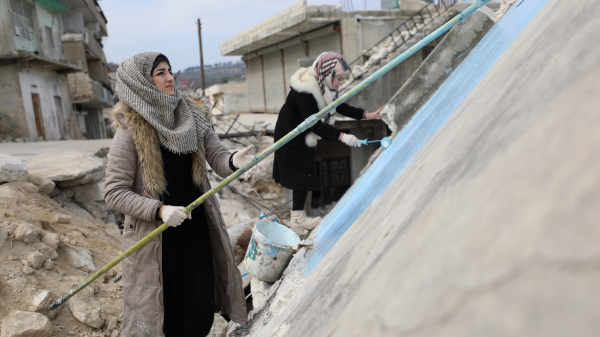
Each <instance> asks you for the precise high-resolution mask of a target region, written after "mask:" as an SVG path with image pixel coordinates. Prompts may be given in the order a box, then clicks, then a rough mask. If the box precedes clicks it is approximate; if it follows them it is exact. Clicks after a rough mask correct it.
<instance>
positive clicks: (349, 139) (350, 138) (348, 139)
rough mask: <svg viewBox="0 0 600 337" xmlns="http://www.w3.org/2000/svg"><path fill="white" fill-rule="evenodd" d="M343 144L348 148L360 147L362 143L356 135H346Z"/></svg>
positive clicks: (343, 137)
mask: <svg viewBox="0 0 600 337" xmlns="http://www.w3.org/2000/svg"><path fill="white" fill-rule="evenodd" d="M342 142H344V144H346V145H348V146H353V147H360V141H359V140H358V138H356V137H355V136H354V135H350V134H347V133H345V134H344V135H343V136H342Z"/></svg>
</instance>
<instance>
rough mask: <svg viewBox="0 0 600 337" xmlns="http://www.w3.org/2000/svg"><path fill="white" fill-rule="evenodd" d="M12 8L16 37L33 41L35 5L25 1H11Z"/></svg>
mask: <svg viewBox="0 0 600 337" xmlns="http://www.w3.org/2000/svg"><path fill="white" fill-rule="evenodd" d="M10 8H11V15H12V20H13V27H14V34H15V36H19V37H21V38H24V39H25V40H29V41H33V40H34V38H35V34H34V27H33V5H32V4H30V3H28V2H25V1H23V0H10Z"/></svg>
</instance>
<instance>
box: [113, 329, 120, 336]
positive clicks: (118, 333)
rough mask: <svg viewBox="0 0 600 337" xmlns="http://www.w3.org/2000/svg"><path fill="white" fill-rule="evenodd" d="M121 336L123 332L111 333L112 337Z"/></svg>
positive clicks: (115, 331)
mask: <svg viewBox="0 0 600 337" xmlns="http://www.w3.org/2000/svg"><path fill="white" fill-rule="evenodd" d="M120 334H121V332H119V330H113V332H111V333H110V337H119V335H120Z"/></svg>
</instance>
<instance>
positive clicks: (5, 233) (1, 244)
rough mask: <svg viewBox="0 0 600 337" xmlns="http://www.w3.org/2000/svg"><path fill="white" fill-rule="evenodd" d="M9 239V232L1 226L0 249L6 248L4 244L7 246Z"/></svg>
mask: <svg viewBox="0 0 600 337" xmlns="http://www.w3.org/2000/svg"><path fill="white" fill-rule="evenodd" d="M7 238H8V231H7V230H6V228H4V227H2V226H0V249H2V247H4V244H6V239H7Z"/></svg>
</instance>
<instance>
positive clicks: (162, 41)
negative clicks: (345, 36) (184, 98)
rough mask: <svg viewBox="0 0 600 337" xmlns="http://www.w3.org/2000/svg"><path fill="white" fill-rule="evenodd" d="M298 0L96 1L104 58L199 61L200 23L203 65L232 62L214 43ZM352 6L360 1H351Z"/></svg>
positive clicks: (179, 64) (329, 0)
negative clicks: (151, 54) (148, 55)
mask: <svg viewBox="0 0 600 337" xmlns="http://www.w3.org/2000/svg"><path fill="white" fill-rule="evenodd" d="M297 2H298V0H246V1H241V0H230V1H222V0H221V1H219V0H217V1H215V0H102V1H99V4H100V6H101V7H102V10H103V12H104V15H105V16H106V19H107V20H108V24H107V28H108V37H105V38H104V39H103V44H104V52H105V53H106V58H107V60H108V62H115V63H121V62H122V61H123V60H125V59H127V58H128V57H130V56H133V55H135V54H137V53H141V52H146V51H155V52H161V53H164V54H165V55H167V57H168V58H169V60H170V61H171V65H172V66H173V70H174V71H177V70H183V69H185V68H187V67H191V66H198V65H200V56H199V48H198V28H197V25H196V19H198V18H199V19H200V20H201V21H202V40H203V44H202V45H203V48H204V64H205V65H206V64H213V63H217V62H229V61H234V62H235V61H238V60H240V59H241V57H240V56H234V57H224V56H221V52H220V45H221V43H222V42H223V41H225V40H227V39H229V38H230V37H233V36H234V35H236V34H237V33H239V32H241V31H243V30H245V29H248V28H250V27H252V26H254V25H255V24H257V23H259V22H260V21H262V20H265V19H267V18H269V17H271V16H273V15H274V14H276V13H277V12H280V11H281V10H283V9H285V8H287V7H289V6H291V5H293V4H295V3H297ZM340 3H341V1H340V0H309V1H308V4H309V5H322V4H330V5H337V6H339V5H340ZM353 5H354V8H355V9H363V8H365V0H354V1H353ZM366 5H367V8H370V9H379V8H380V0H366Z"/></svg>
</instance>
